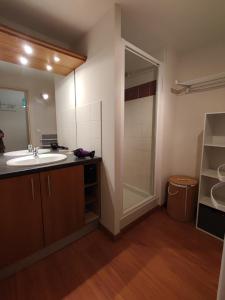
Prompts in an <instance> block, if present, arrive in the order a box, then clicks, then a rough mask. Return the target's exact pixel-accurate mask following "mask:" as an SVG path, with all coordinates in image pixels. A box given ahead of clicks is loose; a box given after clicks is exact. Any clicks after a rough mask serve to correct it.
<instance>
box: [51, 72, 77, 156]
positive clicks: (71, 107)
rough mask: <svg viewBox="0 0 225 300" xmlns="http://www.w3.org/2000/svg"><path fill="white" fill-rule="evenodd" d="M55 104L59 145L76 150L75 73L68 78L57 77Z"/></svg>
mask: <svg viewBox="0 0 225 300" xmlns="http://www.w3.org/2000/svg"><path fill="white" fill-rule="evenodd" d="M55 104H56V122H57V137H58V143H59V145H60V146H65V147H68V148H69V149H70V150H75V148H76V144H77V142H76V115H75V78H74V71H73V72H71V73H70V74H69V75H67V76H66V77H62V76H57V77H55Z"/></svg>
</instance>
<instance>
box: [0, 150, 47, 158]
mask: <svg viewBox="0 0 225 300" xmlns="http://www.w3.org/2000/svg"><path fill="white" fill-rule="evenodd" d="M48 152H50V149H38V153H39V154H43V153H48ZM26 155H33V153H32V152H29V151H28V150H19V151H11V152H6V153H4V156H26Z"/></svg>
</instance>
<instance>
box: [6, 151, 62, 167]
mask: <svg viewBox="0 0 225 300" xmlns="http://www.w3.org/2000/svg"><path fill="white" fill-rule="evenodd" d="M66 158H67V156H66V155H64V154H58V153H57V154H53V153H49V154H40V155H38V157H34V156H23V157H17V158H12V159H10V160H8V161H7V162H6V164H7V165H8V166H16V167H23V166H27V167H28V166H38V165H45V164H52V163H55V162H58V161H61V160H64V159H66Z"/></svg>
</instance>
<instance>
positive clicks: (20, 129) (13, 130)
mask: <svg viewBox="0 0 225 300" xmlns="http://www.w3.org/2000/svg"><path fill="white" fill-rule="evenodd" d="M61 77H62V76H59V75H56V74H53V73H51V72H47V71H46V72H45V71H40V70H37V69H33V68H28V67H24V66H22V65H21V66H20V65H16V64H12V63H8V62H3V61H0V153H4V152H9V151H17V150H22V149H27V147H28V145H29V144H32V145H34V146H38V147H41V148H48V147H50V144H51V143H54V142H57V129H56V108H55V84H54V82H55V79H56V78H61Z"/></svg>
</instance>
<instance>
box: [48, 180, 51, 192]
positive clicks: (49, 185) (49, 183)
mask: <svg viewBox="0 0 225 300" xmlns="http://www.w3.org/2000/svg"><path fill="white" fill-rule="evenodd" d="M48 196H49V197H51V180H50V176H49V175H48Z"/></svg>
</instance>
